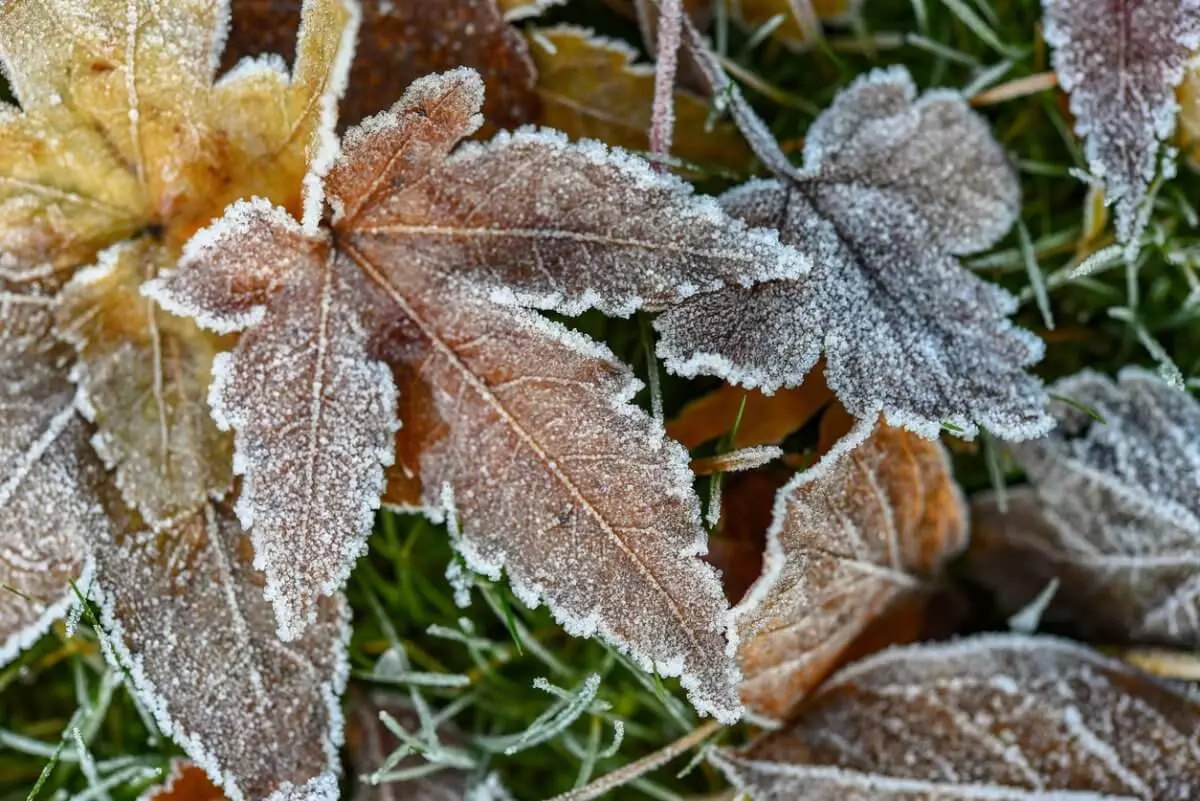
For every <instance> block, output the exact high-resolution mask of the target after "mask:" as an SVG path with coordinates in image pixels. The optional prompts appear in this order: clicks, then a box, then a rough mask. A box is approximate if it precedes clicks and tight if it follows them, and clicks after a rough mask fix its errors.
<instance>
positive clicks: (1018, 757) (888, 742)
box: [714, 635, 1200, 801]
mask: <svg viewBox="0 0 1200 801" xmlns="http://www.w3.org/2000/svg"><path fill="white" fill-rule="evenodd" d="M714 761H715V762H716V763H717V764H718V765H719V766H720V767H721V768H722V770H724V772H725V774H726V775H727V776H728V777H729V779H730V781H732V782H733V784H734V785H735V786H736V787H737V788H738V789H740V790H742V791H743V792H746V793H748V794H749V795H750V796H751V797H752V798H754V799H755V801H777V800H778V801H783V799H797V798H803V799H805V801H984V800H985V799H986V800H987V801H1151V799H1152V800H1153V801H1189V800H1190V799H1193V798H1195V797H1196V794H1197V792H1198V791H1200V703H1198V702H1197V701H1196V700H1195V699H1191V698H1188V697H1186V696H1184V695H1181V694H1179V693H1177V692H1176V691H1175V690H1174V689H1172V688H1170V687H1168V686H1167V685H1165V684H1160V683H1158V682H1157V681H1155V680H1153V679H1151V678H1149V677H1147V676H1144V675H1143V674H1140V673H1138V672H1136V671H1135V670H1133V669H1132V668H1130V667H1129V666H1127V665H1125V664H1123V663H1121V662H1117V661H1114V660H1110V659H1107V658H1105V657H1103V656H1101V655H1100V654H1098V653H1096V652H1095V651H1092V650H1090V649H1087V648H1084V647H1082V646H1079V645H1075V644H1073V643H1070V642H1067V641H1065V640H1057V639H1054V638H1050V637H1025V636H1016V635H1000V636H997V635H989V636H982V637H975V638H970V639H964V640H960V641H958V642H955V643H950V644H937V645H916V646H908V647H904V648H893V649H891V650H888V651H885V652H883V653H881V654H878V655H876V656H873V657H869V658H867V659H864V660H862V661H860V662H858V663H855V664H853V665H851V666H850V667H848V668H846V669H844V670H842V671H841V672H840V673H838V674H836V675H835V676H834V677H833V678H831V679H830V680H829V681H828V682H827V683H826V684H824V685H823V686H822V688H821V690H820V691H819V692H818V693H817V694H816V695H815V696H813V698H812V699H811V700H810V702H809V703H808V704H807V705H806V706H805V708H804V711H803V712H802V713H801V716H800V717H799V718H798V719H797V720H796V721H794V722H793V723H792V724H790V725H789V726H788V727H787V728H785V729H782V730H780V731H777V732H774V733H771V734H768V735H766V736H765V737H762V738H760V739H759V740H758V741H756V742H754V743H752V744H751V745H750V746H749V747H748V748H746V749H744V750H742V751H737V752H733V751H723V752H719V753H718V754H717V755H716V756H715V757H714Z"/></svg>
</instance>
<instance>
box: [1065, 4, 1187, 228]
mask: <svg viewBox="0 0 1200 801" xmlns="http://www.w3.org/2000/svg"><path fill="white" fill-rule="evenodd" d="M1043 4H1044V6H1045V9H1046V19H1045V26H1044V33H1045V37H1046V42H1047V43H1048V44H1049V45H1050V46H1051V47H1053V48H1054V55H1053V63H1054V71H1055V72H1056V73H1057V74H1058V81H1059V84H1060V85H1061V86H1062V88H1063V89H1065V90H1066V91H1067V92H1068V94H1069V95H1070V105H1071V113H1072V114H1074V115H1075V131H1076V132H1077V133H1078V134H1079V135H1080V136H1083V137H1085V138H1086V143H1085V152H1086V156H1087V161H1088V169H1089V170H1091V171H1092V173H1093V174H1095V175H1096V176H1097V177H1099V178H1101V179H1103V180H1104V184H1105V197H1106V200H1107V202H1109V203H1115V204H1116V207H1117V235H1118V237H1119V238H1120V239H1121V241H1123V242H1129V241H1131V240H1135V239H1136V238H1137V237H1138V236H1140V235H1141V229H1142V228H1143V226H1144V225H1145V218H1144V212H1143V211H1142V209H1141V207H1142V205H1143V203H1144V202H1145V200H1146V191H1147V188H1148V187H1149V186H1150V182H1151V181H1152V180H1153V178H1154V173H1155V170H1156V168H1157V160H1158V152H1159V144H1160V142H1162V141H1164V140H1166V139H1167V137H1169V136H1170V135H1171V133H1172V132H1173V131H1174V130H1175V116H1176V113H1177V112H1178V106H1177V104H1176V102H1175V87H1176V86H1178V85H1179V83H1180V81H1182V80H1183V74H1184V68H1185V66H1186V62H1187V59H1188V57H1189V56H1190V55H1191V53H1192V51H1194V50H1195V49H1196V48H1197V47H1200V2H1197V0H1105V2H1096V0H1043Z"/></svg>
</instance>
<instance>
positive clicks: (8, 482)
mask: <svg viewBox="0 0 1200 801" xmlns="http://www.w3.org/2000/svg"><path fill="white" fill-rule="evenodd" d="M17 290H18V288H17V287H9V286H7V285H5V284H4V283H3V282H0V410H3V418H4V424H3V425H2V426H0V664H5V663H7V662H8V661H9V660H10V659H12V658H13V657H14V656H16V655H17V654H18V653H19V652H20V651H21V649H23V648H25V647H26V646H28V645H30V644H31V643H32V642H34V641H35V640H36V639H37V638H38V637H39V636H41V635H42V634H44V633H45V631H46V630H47V629H48V628H49V627H50V624H51V623H52V622H53V621H54V620H55V619H56V618H58V617H59V616H60V615H61V614H62V613H63V612H64V611H65V610H66V608H67V606H68V605H69V604H70V603H71V599H72V595H71V590H70V586H69V583H70V582H71V581H72V580H75V579H80V580H81V584H83V585H86V584H87V581H86V580H83V578H84V574H85V573H87V572H90V570H86V571H85V563H86V562H87V560H86V542H87V540H88V538H89V537H91V536H94V534H95V532H97V531H101V530H103V529H104V527H105V526H106V520H105V517H104V514H103V513H102V511H101V510H100V509H99V506H98V501H97V497H96V494H95V491H96V485H97V483H98V482H99V481H100V480H101V472H102V469H101V466H100V464H99V460H97V459H96V456H95V454H94V453H92V449H91V446H89V445H88V432H87V429H86V425H85V424H84V422H83V421H82V420H80V419H79V417H78V416H77V415H76V414H75V407H74V397H75V388H74V387H73V386H71V383H70V382H69V381H68V380H67V376H66V369H65V368H66V365H68V364H70V359H71V352H70V348H69V347H67V346H65V345H63V344H61V343H59V342H57V341H56V340H55V339H54V337H53V334H52V328H53V319H54V318H53V315H54V303H53V300H51V299H50V298H47V297H46V296H44V295H39V294H35V293H31V292H20V291H17Z"/></svg>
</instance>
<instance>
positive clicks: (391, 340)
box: [151, 69, 804, 719]
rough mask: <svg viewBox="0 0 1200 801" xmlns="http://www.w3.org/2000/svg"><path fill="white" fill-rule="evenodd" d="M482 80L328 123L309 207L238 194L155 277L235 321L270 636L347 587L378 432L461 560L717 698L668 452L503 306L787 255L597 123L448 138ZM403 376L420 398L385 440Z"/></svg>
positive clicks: (579, 363)
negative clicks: (332, 156)
mask: <svg viewBox="0 0 1200 801" xmlns="http://www.w3.org/2000/svg"><path fill="white" fill-rule="evenodd" d="M482 94H483V86H482V81H481V79H480V77H479V76H478V74H477V73H475V72H474V71H472V70H468V69H459V70H454V71H451V72H448V73H444V74H442V75H438V76H430V77H428V78H424V79H421V80H419V81H417V82H416V83H414V84H413V85H412V86H411V87H410V88H409V90H408V91H407V92H406V94H405V96H404V97H403V98H402V99H401V100H400V101H399V102H398V103H397V104H396V105H395V106H394V107H393V108H392V110H391V111H389V112H388V113H386V114H384V115H381V116H377V117H375V118H372V119H370V120H368V121H367V122H366V123H364V125H362V126H360V127H358V128H356V129H353V130H351V131H350V132H349V133H348V134H347V135H346V137H345V139H344V141H343V144H342V155H341V156H340V158H339V159H338V161H337V163H336V164H335V165H334V167H333V168H332V170H331V171H330V173H329V175H328V177H327V179H326V181H325V191H326V192H327V195H328V201H329V204H330V207H331V209H332V214H331V218H330V219H331V222H330V225H329V227H317V226H314V225H301V224H299V223H297V222H296V221H295V220H294V219H293V218H291V217H290V216H289V215H287V213H286V212H284V211H283V210H281V209H278V208H273V207H271V206H270V204H268V203H265V202H260V201H255V202H251V203H242V204H238V205H236V206H234V207H233V208H231V209H230V211H229V212H228V213H227V215H226V217H225V218H224V219H223V220H221V221H220V222H219V223H217V224H216V225H214V226H213V227H211V228H209V229H208V230H206V231H204V232H202V233H201V234H200V235H198V236H197V237H196V239H194V240H193V241H192V243H191V244H190V245H189V248H188V251H187V253H186V254H185V256H184V258H183V260H182V262H181V269H180V270H179V272H178V273H176V274H175V275H173V276H171V277H170V278H168V279H165V280H161V281H159V282H158V283H156V284H155V285H154V287H153V288H152V290H151V293H152V294H153V296H154V297H156V298H157V299H159V300H160V302H162V303H164V304H165V305H167V306H168V307H169V308H171V309H173V310H176V311H179V312H183V313H188V314H191V315H192V316H194V317H195V318H196V319H197V320H199V321H200V322H201V323H203V324H204V325H206V326H208V327H210V328H215V329H218V330H232V329H242V330H244V333H243V334H242V337H241V339H240V341H239V343H238V346H237V348H236V349H235V350H234V351H233V353H232V354H231V355H229V356H228V357H222V358H221V359H220V360H219V361H218V364H217V368H216V370H215V373H216V381H215V383H214V387H213V391H212V397H213V402H214V409H215V411H216V413H217V415H218V417H219V419H220V420H221V421H222V422H223V423H224V424H227V425H229V426H231V427H232V428H233V429H234V430H235V432H236V437H235V442H236V449H237V455H236V457H235V465H236V466H237V467H238V469H239V471H240V472H242V473H244V474H245V477H246V487H245V491H244V492H243V495H242V498H241V502H240V506H239V514H240V516H241V518H242V520H243V522H244V523H245V524H246V525H247V526H248V527H249V528H250V530H251V534H252V536H253V537H254V541H255V546H256V550H257V554H258V559H259V560H260V563H261V564H263V565H264V567H265V570H266V574H267V594H268V596H269V597H270V598H272V600H273V601H274V604H275V608H276V611H277V613H278V616H279V621H280V629H281V632H282V633H283V634H284V635H285V636H296V635H297V634H298V633H299V632H300V631H302V630H303V628H304V625H305V622H306V621H307V620H308V619H309V618H310V617H311V614H312V609H313V608H314V603H315V602H316V599H317V598H318V597H320V596H321V595H323V594H328V593H329V592H332V591H334V590H336V589H337V588H338V587H339V586H340V585H341V583H342V582H343V581H345V579H346V576H347V575H348V573H349V570H350V567H351V566H352V564H353V561H354V559H355V558H356V557H357V556H358V554H359V553H360V552H361V549H362V547H363V543H364V540H365V537H366V535H367V534H368V533H369V529H370V525H371V520H372V512H373V509H374V508H375V507H376V506H378V504H379V496H380V492H381V490H382V489H383V486H382V485H383V468H384V467H385V466H387V465H388V463H389V462H390V461H391V460H392V458H393V448H392V441H393V437H397V438H398V442H399V446H398V447H397V448H396V449H395V452H396V453H398V454H399V456H400V459H401V462H400V464H399V465H397V467H396V468H394V469H393V475H395V476H396V478H397V481H399V482H401V483H402V484H403V485H404V489H402V490H397V491H395V492H393V493H392V497H402V498H404V499H405V500H407V501H408V503H409V504H411V505H413V506H419V507H421V508H423V509H424V510H426V511H427V513H429V514H430V515H431V516H433V517H435V518H437V519H441V518H442V517H445V518H446V519H447V520H448V522H449V523H450V524H451V529H452V532H453V533H454V537H455V542H456V544H457V545H458V547H459V549H460V550H461V551H462V552H463V553H464V555H465V556H466V557H467V560H468V562H469V563H470V564H471V565H472V566H473V567H474V568H476V569H478V570H480V571H483V572H486V573H489V574H492V575H497V574H498V573H499V571H500V569H501V568H505V569H507V571H508V573H509V576H510V579H511V581H512V583H513V586H514V588H515V589H516V591H517V592H518V594H519V595H520V596H521V597H522V598H523V599H525V600H527V601H529V602H530V603H536V602H538V601H541V600H545V601H546V602H548V603H549V604H550V606H551V608H552V609H553V610H554V611H555V613H556V614H557V616H558V618H559V620H561V621H562V622H563V623H564V624H566V625H567V627H568V628H569V630H570V631H572V632H574V633H576V634H591V633H593V632H599V633H600V634H601V635H602V636H604V637H605V638H606V639H607V640H608V641H609V642H612V643H615V644H617V645H618V646H620V647H623V648H625V649H627V650H629V651H631V652H632V653H633V654H634V655H635V656H636V657H637V658H638V659H639V660H640V661H641V663H642V664H644V665H646V666H650V665H653V666H654V667H655V668H656V669H657V670H658V671H659V672H660V673H665V674H670V675H676V674H680V673H682V674H683V676H684V685H685V687H687V688H688V690H689V692H690V693H691V695H692V698H693V700H694V701H695V703H696V705H697V706H698V707H699V708H701V709H703V710H704V711H706V712H710V713H714V714H717V715H719V716H721V717H722V718H724V719H730V718H732V717H734V716H736V714H737V710H738V708H739V705H738V702H737V699H736V695H735V691H734V688H733V684H732V681H733V679H734V674H735V671H734V669H733V666H732V662H731V660H730V659H729V657H728V656H727V655H726V654H725V644H724V640H725V638H724V622H723V616H724V599H723V597H722V595H721V589H720V586H719V584H718V582H717V581H716V578H715V576H714V575H713V574H712V572H711V570H710V569H709V568H708V567H707V566H705V565H704V564H703V563H702V562H701V561H700V560H699V559H697V558H695V557H696V556H697V555H698V554H700V553H702V552H703V550H704V534H703V531H702V529H701V528H700V526H699V510H698V503H697V501H696V499H695V496H694V493H692V491H691V480H692V479H691V474H690V472H689V471H688V467H687V456H686V453H685V452H684V451H683V450H682V448H680V447H679V446H678V445H675V444H674V443H671V442H669V441H668V440H666V439H665V436H664V433H663V431H662V428H661V426H660V425H659V424H657V423H656V422H655V421H654V420H653V419H652V418H650V417H649V416H648V415H646V414H645V413H643V412H642V411H640V410H638V409H637V408H636V407H633V406H631V405H630V404H629V403H628V401H629V400H630V399H631V398H632V396H633V394H634V393H635V392H636V390H637V389H638V386H639V383H638V382H637V381H636V379H635V378H634V377H633V375H632V374H631V373H630V371H629V370H628V368H626V367H625V366H624V365H622V364H620V363H619V362H617V361H616V360H615V359H614V358H613V356H612V354H611V353H610V352H609V351H607V350H606V349H605V348H603V347H601V346H599V345H597V344H596V343H594V342H591V341H590V340H588V339H586V338H585V337H583V336H581V335H579V334H576V333H573V332H571V331H570V330H568V329H566V328H565V327H563V326H561V325H558V324H555V323H552V322H550V321H549V320H546V319H545V318H543V317H541V316H539V315H537V314H535V313H534V312H532V311H528V310H525V309H523V308H519V307H517V306H513V305H500V302H503V303H505V304H513V303H517V304H521V305H526V306H534V307H539V308H554V309H557V310H559V311H564V312H568V313H578V312H580V311H582V310H584V309H585V308H589V307H595V308H599V309H600V310H602V311H604V312H607V313H610V314H628V313H630V312H632V311H633V310H635V309H637V308H651V309H653V308H661V307H662V306H664V305H665V304H667V303H670V302H673V301H675V300H678V299H679V298H680V297H681V296H684V295H687V294H690V293H694V292H698V291H710V290H714V289H716V288H718V287H721V286H724V285H725V284H726V283H728V282H732V283H747V282H753V281H755V280H760V279H762V278H765V277H767V276H769V275H775V274H794V273H796V272H798V271H799V270H801V269H803V267H804V264H803V262H802V260H800V259H799V258H798V257H797V256H796V254H795V253H794V252H791V251H789V250H787V249H785V248H782V247H781V246H779V245H778V242H777V239H776V238H775V237H774V236H773V235H771V234H768V233H764V232H759V231H749V230H747V229H746V228H744V226H742V225H741V224H740V223H737V222H735V221H733V220H731V219H730V218H728V217H726V216H725V215H724V214H722V213H721V212H720V211H719V209H718V208H717V207H716V205H715V204H714V203H713V202H712V201H711V200H709V199H707V198H698V197H695V196H693V195H692V194H691V191H690V188H689V187H687V185H686V184H684V183H682V182H681V181H679V180H678V179H675V178H672V177H670V176H662V175H658V174H656V173H655V172H654V171H652V170H651V169H649V167H648V165H646V164H645V163H644V162H641V161H638V160H636V159H634V158H633V157H631V156H629V155H628V154H624V153H621V152H619V151H609V150H607V149H606V148H604V147H603V146H601V145H599V144H598V143H594V142H592V143H583V144H570V143H568V142H567V141H566V140H565V138H563V137H562V136H560V135H557V134H553V133H549V132H536V131H524V132H519V133H517V134H514V135H508V134H501V135H500V136H498V137H497V138H496V139H494V140H492V141H491V142H490V143H488V144H486V145H478V144H469V145H465V146H463V147H461V148H459V149H457V150H456V151H455V152H453V153H451V151H452V150H453V149H454V148H455V146H456V145H457V144H458V142H459V141H460V140H461V139H463V138H464V137H466V136H468V135H470V134H471V133H472V132H473V131H475V130H476V129H477V127H478V126H479V124H480V121H481V120H480V116H479V111H480V108H481V106H482V100H483V97H482ZM389 368H390V369H389ZM397 390H398V393H399V397H400V398H401V399H402V403H411V401H404V400H403V399H409V398H415V399H419V402H420V403H421V404H424V405H425V409H424V413H423V414H421V415H417V416H415V417H413V418H402V419H403V427H401V428H400V430H399V432H398V433H397V432H396V430H395V429H396V412H395V408H396V400H395V399H396V396H397V395H396V393H397Z"/></svg>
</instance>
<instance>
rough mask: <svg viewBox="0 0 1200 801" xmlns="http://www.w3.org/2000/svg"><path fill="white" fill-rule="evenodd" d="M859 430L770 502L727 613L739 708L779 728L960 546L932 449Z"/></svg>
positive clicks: (959, 514) (893, 434)
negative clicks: (759, 567) (758, 573)
mask: <svg viewBox="0 0 1200 801" xmlns="http://www.w3.org/2000/svg"><path fill="white" fill-rule="evenodd" d="M867 433H868V432H867V431H866V430H865V426H864V425H863V424H860V425H859V429H858V431H857V433H856V434H852V435H851V437H850V438H848V439H847V440H845V441H844V442H845V443H846V444H844V445H842V446H840V447H839V448H837V449H835V450H834V451H833V452H831V453H829V454H827V455H826V456H825V457H824V458H823V459H822V460H821V462H820V463H818V464H817V466H816V467H813V468H812V469H810V470H807V471H805V472H803V473H800V474H799V475H797V476H796V477H795V478H794V479H793V480H792V481H791V482H790V483H789V484H787V485H786V486H785V487H784V488H783V489H782V490H780V492H779V495H778V496H777V498H776V501H775V518H774V521H773V522H772V525H771V528H770V530H769V531H768V534H767V537H768V539H767V556H766V564H765V566H764V569H763V575H762V577H761V578H760V579H759V581H758V583H757V584H756V585H755V586H754V587H753V588H751V590H750V593H749V594H748V595H747V597H746V598H745V599H744V600H743V601H742V603H741V605H740V606H739V607H738V608H737V609H735V610H734V614H735V619H736V621H737V628H738V635H739V639H740V647H739V651H738V657H739V660H740V662H741V666H742V672H743V674H744V675H745V679H744V680H743V683H742V699H743V700H744V701H745V703H746V704H747V706H748V707H750V708H751V709H753V710H754V711H755V712H757V713H758V714H760V715H762V716H764V717H768V718H773V719H776V720H785V719H787V718H788V717H789V716H790V715H791V713H792V712H793V711H794V710H795V709H796V708H797V706H798V705H799V704H800V702H801V701H802V700H803V699H804V698H805V697H806V696H807V694H808V693H809V692H810V691H811V690H812V689H813V688H814V687H815V686H816V685H817V684H818V683H819V682H820V681H821V680H822V679H823V678H824V677H825V676H826V675H828V674H829V673H830V672H831V671H832V670H833V669H834V668H836V667H837V665H838V661H839V659H841V658H843V654H844V653H845V652H846V651H847V649H848V648H849V647H850V646H851V644H852V643H853V642H854V640H855V639H856V638H858V636H859V635H861V634H862V633H863V631H864V630H865V629H866V628H867V626H868V625H869V624H870V623H871V622H872V621H873V620H875V619H877V618H879V617H881V616H883V615H884V614H886V613H887V612H888V611H889V609H892V608H894V607H896V606H897V605H898V604H899V603H900V602H902V601H904V600H905V599H907V598H909V597H913V596H917V595H919V594H920V593H921V589H922V584H923V580H924V579H926V578H931V577H933V576H934V575H935V574H936V573H937V571H938V569H939V568H940V566H941V564H942V562H943V561H944V560H946V559H948V558H949V557H952V556H954V555H955V554H956V553H957V552H958V551H959V550H960V549H961V548H962V547H963V546H964V545H965V544H966V534H967V531H966V509H965V508H964V504H963V501H962V497H961V495H960V493H959V491H958V487H957V486H956V485H955V483H954V480H953V478H952V477H951V475H950V470H949V465H948V463H947V460H946V455H945V453H944V451H943V450H942V448H941V446H940V445H939V444H938V443H936V442H931V441H929V440H926V439H922V438H920V437H918V436H916V435H915V434H912V433H909V432H906V431H903V430H900V429H895V428H889V427H887V426H879V427H877V428H876V430H875V431H874V433H871V434H870V436H869V437H868V438H867V439H866V440H865V441H862V443H861V444H857V445H855V444H854V443H855V442H856V441H857V440H859V439H861V438H862V437H863V436H865V435H866V434H867Z"/></svg>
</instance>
